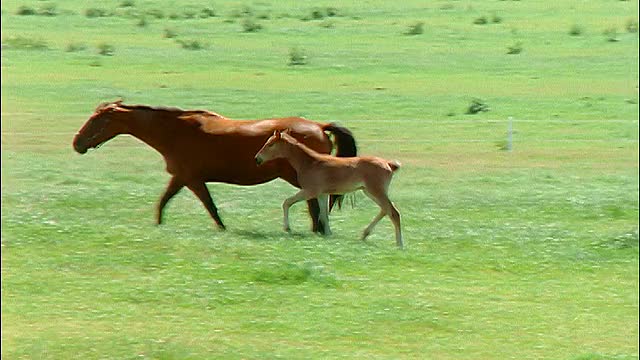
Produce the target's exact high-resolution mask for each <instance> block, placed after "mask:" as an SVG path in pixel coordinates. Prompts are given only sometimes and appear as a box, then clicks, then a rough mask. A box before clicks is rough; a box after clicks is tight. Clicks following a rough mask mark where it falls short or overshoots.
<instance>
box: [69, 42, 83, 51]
mask: <svg viewBox="0 0 640 360" xmlns="http://www.w3.org/2000/svg"><path fill="white" fill-rule="evenodd" d="M86 49H87V46H86V45H85V44H82V43H69V44H68V45H67V47H66V49H65V51H66V52H77V51H83V50H86Z"/></svg>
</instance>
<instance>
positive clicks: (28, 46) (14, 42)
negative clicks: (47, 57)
mask: <svg viewBox="0 0 640 360" xmlns="http://www.w3.org/2000/svg"><path fill="white" fill-rule="evenodd" d="M2 47H6V48H8V49H22V50H47V49H48V48H49V47H48V46H47V43H46V42H45V41H44V40H41V39H34V38H28V37H24V36H10V37H8V38H5V39H3V40H2Z"/></svg>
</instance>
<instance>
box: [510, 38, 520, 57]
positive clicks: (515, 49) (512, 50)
mask: <svg viewBox="0 0 640 360" xmlns="http://www.w3.org/2000/svg"><path fill="white" fill-rule="evenodd" d="M522 50H523V49H522V43H521V42H520V41H518V42H517V43H515V44H513V45H511V46H509V47H507V54H509V55H516V54H520V53H521V52H522Z"/></svg>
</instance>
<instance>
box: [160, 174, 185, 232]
mask: <svg viewBox="0 0 640 360" xmlns="http://www.w3.org/2000/svg"><path fill="white" fill-rule="evenodd" d="M183 187H184V183H182V181H180V180H178V179H177V178H176V177H175V176H174V177H172V178H171V180H169V185H167V189H166V190H165V191H164V194H163V195H162V197H161V198H160V203H158V212H157V217H156V221H157V224H158V225H160V224H162V211H163V210H164V207H165V206H166V205H167V203H168V202H169V200H171V198H172V197H173V196H174V195H175V194H177V193H178V191H180V189H182V188H183Z"/></svg>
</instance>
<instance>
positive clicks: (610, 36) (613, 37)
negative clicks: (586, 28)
mask: <svg viewBox="0 0 640 360" xmlns="http://www.w3.org/2000/svg"><path fill="white" fill-rule="evenodd" d="M602 34H603V35H604V37H605V38H606V39H607V41H608V42H616V41H618V30H617V29H616V28H614V27H610V28H607V29H605V30H604V31H603V32H602Z"/></svg>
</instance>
